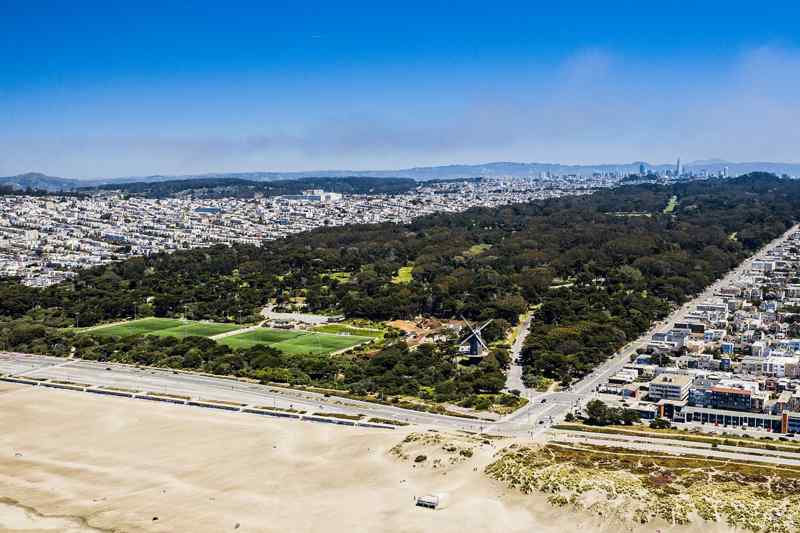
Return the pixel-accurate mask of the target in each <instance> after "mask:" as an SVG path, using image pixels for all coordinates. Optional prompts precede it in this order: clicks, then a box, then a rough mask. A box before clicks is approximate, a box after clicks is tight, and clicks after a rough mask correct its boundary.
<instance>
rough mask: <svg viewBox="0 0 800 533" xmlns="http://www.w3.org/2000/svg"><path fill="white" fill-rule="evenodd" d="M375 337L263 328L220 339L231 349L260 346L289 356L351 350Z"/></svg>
mask: <svg viewBox="0 0 800 533" xmlns="http://www.w3.org/2000/svg"><path fill="white" fill-rule="evenodd" d="M372 339H373V337H366V336H357V335H331V334H326V333H319V334H317V333H305V332H302V331H286V330H279V329H267V328H261V329H258V330H256V331H249V332H247V333H242V334H241V335H231V336H230V337H225V338H224V339H220V341H219V342H220V343H222V344H225V345H227V346H230V347H231V348H250V347H252V346H257V345H259V344H265V345H267V346H271V347H272V348H275V349H276V350H280V351H282V352H284V353H287V354H303V353H311V354H326V353H331V352H335V351H338V350H343V349H345V348H350V347H351V346H355V345H356V344H361V343H362V342H364V341H367V340H372Z"/></svg>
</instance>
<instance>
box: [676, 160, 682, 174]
mask: <svg viewBox="0 0 800 533" xmlns="http://www.w3.org/2000/svg"><path fill="white" fill-rule="evenodd" d="M681 174H683V166H682V165H681V158H680V157H679V158H678V164H676V165H675V176H676V177H678V176H680V175H681Z"/></svg>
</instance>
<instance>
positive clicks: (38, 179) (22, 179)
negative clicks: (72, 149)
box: [0, 172, 85, 192]
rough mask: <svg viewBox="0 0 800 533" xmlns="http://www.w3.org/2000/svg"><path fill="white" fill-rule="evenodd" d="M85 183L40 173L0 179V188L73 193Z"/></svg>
mask: <svg viewBox="0 0 800 533" xmlns="http://www.w3.org/2000/svg"><path fill="white" fill-rule="evenodd" d="M84 183H85V182H81V181H80V180H75V179H67V178H57V177H54V176H47V175H45V174H41V173H39V172H28V173H27V174H19V175H17V176H6V177H0V186H3V185H4V186H9V187H13V188H15V189H36V190H40V191H49V192H57V191H71V190H73V189H75V188H77V187H80V186H81V185H83V184H84Z"/></svg>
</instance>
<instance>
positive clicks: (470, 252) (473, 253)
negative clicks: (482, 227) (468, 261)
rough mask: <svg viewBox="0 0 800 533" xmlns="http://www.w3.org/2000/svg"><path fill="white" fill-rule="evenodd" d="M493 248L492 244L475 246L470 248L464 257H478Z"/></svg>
mask: <svg viewBox="0 0 800 533" xmlns="http://www.w3.org/2000/svg"><path fill="white" fill-rule="evenodd" d="M491 247H492V245H491V244H473V245H472V246H470V247H469V250H467V251H466V252H464V255H467V256H470V257H475V256H476V255H480V254H482V253H483V252H485V251H486V250H488V249H489V248H491Z"/></svg>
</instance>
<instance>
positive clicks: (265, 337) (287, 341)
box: [82, 318, 374, 354]
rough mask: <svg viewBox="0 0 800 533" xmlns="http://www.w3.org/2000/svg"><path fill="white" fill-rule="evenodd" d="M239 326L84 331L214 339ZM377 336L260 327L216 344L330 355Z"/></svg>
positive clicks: (140, 325) (127, 325)
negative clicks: (215, 336)
mask: <svg viewBox="0 0 800 533" xmlns="http://www.w3.org/2000/svg"><path fill="white" fill-rule="evenodd" d="M243 327H244V326H241V325H239V324H222V323H219V322H196V321H192V320H179V319H176V318H142V319H139V320H131V321H129V322H124V323H121V324H113V325H110V326H100V327H97V328H92V329H87V330H83V331H82V333H84V334H89V335H97V336H103V337H112V336H114V337H130V336H131V335H156V336H158V337H177V338H179V339H182V338H184V337H189V336H196V337H213V336H214V335H219V334H220V333H227V332H229V331H235V330H237V329H242V328H243ZM370 340H374V337H367V336H362V335H334V334H331V333H322V332H306V331H297V330H285V329H270V328H258V329H256V330H253V331H247V332H245V333H240V334H238V335H230V336H228V337H224V338H222V339H219V340H218V341H217V342H219V343H221V344H225V345H226V346H230V347H231V348H233V349H237V348H250V347H253V346H258V345H266V346H271V347H273V348H275V349H277V350H280V351H282V352H284V353H287V354H304V353H308V354H328V353H332V352H336V351H339V350H343V349H345V348H350V347H352V346H356V345H357V344H361V343H363V342H366V341H370Z"/></svg>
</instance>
